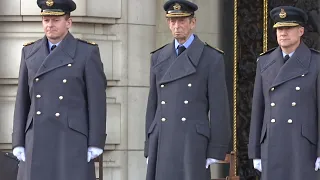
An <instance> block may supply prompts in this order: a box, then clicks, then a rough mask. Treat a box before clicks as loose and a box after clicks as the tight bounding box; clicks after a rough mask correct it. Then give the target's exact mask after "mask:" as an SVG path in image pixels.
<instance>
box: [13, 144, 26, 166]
mask: <svg viewBox="0 0 320 180" xmlns="http://www.w3.org/2000/svg"><path fill="white" fill-rule="evenodd" d="M12 154H13V155H14V156H16V157H17V158H18V159H19V161H23V162H24V161H26V155H25V152H24V147H21V146H18V147H15V148H14V149H13V151H12Z"/></svg>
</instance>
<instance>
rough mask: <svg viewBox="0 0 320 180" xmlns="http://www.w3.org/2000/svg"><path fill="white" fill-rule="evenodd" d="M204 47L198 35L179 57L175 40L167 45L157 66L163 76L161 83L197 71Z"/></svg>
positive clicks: (160, 55)
mask: <svg viewBox="0 0 320 180" xmlns="http://www.w3.org/2000/svg"><path fill="white" fill-rule="evenodd" d="M203 49H204V43H203V42H202V41H200V39H199V38H198V37H197V36H196V35H195V38H194V40H193V42H192V43H191V45H190V46H189V47H188V48H187V49H186V50H185V51H184V52H183V53H182V54H181V55H180V56H178V57H177V56H176V52H175V49H174V42H173V43H171V44H170V45H168V46H166V47H165V48H164V49H163V50H162V52H161V54H159V58H158V64H157V65H156V66H155V69H156V71H157V72H159V73H160V77H161V80H160V81H159V83H168V82H171V81H175V80H177V79H180V78H183V77H186V76H189V75H191V74H193V73H195V72H196V67H197V65H198V63H199V60H200V57H201V54H202V51H203Z"/></svg>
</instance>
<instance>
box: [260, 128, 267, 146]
mask: <svg viewBox="0 0 320 180" xmlns="http://www.w3.org/2000/svg"><path fill="white" fill-rule="evenodd" d="M266 136H267V125H263V127H262V131H261V135H260V144H262V143H263V141H264V139H265V137H266Z"/></svg>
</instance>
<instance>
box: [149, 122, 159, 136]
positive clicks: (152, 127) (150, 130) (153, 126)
mask: <svg viewBox="0 0 320 180" xmlns="http://www.w3.org/2000/svg"><path fill="white" fill-rule="evenodd" d="M156 124H157V123H156V122H155V121H153V122H152V123H151V125H150V127H149V129H148V135H149V134H151V133H152V132H153V130H154V128H155V127H156Z"/></svg>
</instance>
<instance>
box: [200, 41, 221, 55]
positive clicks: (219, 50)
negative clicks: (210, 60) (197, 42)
mask: <svg viewBox="0 0 320 180" xmlns="http://www.w3.org/2000/svg"><path fill="white" fill-rule="evenodd" d="M204 44H205V45H206V46H209V47H211V48H212V49H215V50H217V51H218V52H220V53H222V54H224V52H223V51H222V50H221V49H219V48H216V47H213V46H211V45H209V44H208V43H206V42H205V43H204Z"/></svg>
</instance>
